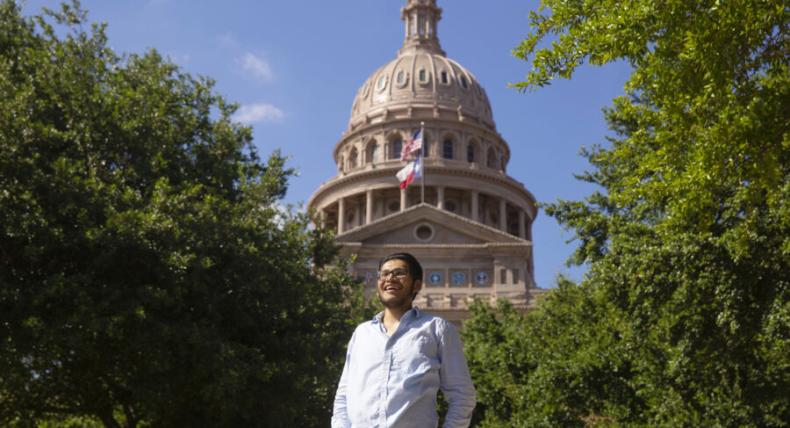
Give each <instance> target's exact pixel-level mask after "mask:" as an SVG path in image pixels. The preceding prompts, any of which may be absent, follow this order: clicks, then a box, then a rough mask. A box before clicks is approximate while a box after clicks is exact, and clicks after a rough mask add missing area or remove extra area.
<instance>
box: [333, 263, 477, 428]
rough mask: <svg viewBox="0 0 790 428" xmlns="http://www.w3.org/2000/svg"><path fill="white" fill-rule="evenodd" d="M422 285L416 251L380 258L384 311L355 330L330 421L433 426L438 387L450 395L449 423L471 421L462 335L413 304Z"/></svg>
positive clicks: (338, 426) (340, 425) (355, 425)
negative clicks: (413, 254)
mask: <svg viewBox="0 0 790 428" xmlns="http://www.w3.org/2000/svg"><path fill="white" fill-rule="evenodd" d="M421 288H422V267H421V266H420V263H419V262H418V261H417V259H416V258H415V257H414V256H412V255H411V254H408V253H397V254H392V255H389V256H387V257H385V258H384V259H382V260H381V262H380V263H379V272H378V284H377V291H378V296H379V299H380V300H381V303H382V304H383V305H384V311H383V312H380V313H378V314H377V315H376V316H375V317H373V319H372V320H370V321H367V322H365V323H362V324H360V325H359V326H358V327H357V329H356V330H355V331H354V334H353V336H351V341H350V342H349V344H348V352H347V354H346V364H345V367H344V368H343V375H342V376H341V377H340V383H339V385H338V387H337V393H336V395H335V406H334V413H333V415H332V428H385V427H386V428H423V427H425V428H434V427H436V426H437V424H438V415H437V413H436V394H437V392H438V391H439V390H440V389H441V390H442V392H443V393H444V396H445V398H446V399H447V403H448V410H447V415H446V417H445V422H444V427H445V428H457V427H467V426H469V422H470V420H471V418H472V410H474V407H475V390H474V387H473V386H472V380H471V378H470V377H469V369H468V368H467V366H466V359H465V358H464V353H463V346H462V345H461V340H460V337H459V336H458V332H457V331H456V329H455V327H454V326H453V325H452V324H450V323H449V322H447V321H445V320H443V319H441V318H438V317H435V316H432V315H428V314H426V313H423V312H421V311H420V310H419V309H417V308H416V307H413V306H412V302H413V301H414V298H415V297H416V296H417V293H419V291H420V289H421Z"/></svg>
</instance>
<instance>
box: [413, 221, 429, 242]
mask: <svg viewBox="0 0 790 428" xmlns="http://www.w3.org/2000/svg"><path fill="white" fill-rule="evenodd" d="M414 236H415V237H416V238H417V239H419V240H420V241H430V240H431V239H433V228H432V227H431V226H429V225H427V224H421V225H419V226H417V227H416V228H415V229H414Z"/></svg>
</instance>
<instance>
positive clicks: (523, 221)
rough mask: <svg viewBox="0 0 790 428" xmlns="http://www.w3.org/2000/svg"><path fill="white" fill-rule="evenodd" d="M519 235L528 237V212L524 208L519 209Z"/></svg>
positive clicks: (522, 237)
mask: <svg viewBox="0 0 790 428" xmlns="http://www.w3.org/2000/svg"><path fill="white" fill-rule="evenodd" d="M518 236H519V237H520V238H521V239H527V213H526V212H525V211H524V210H518Z"/></svg>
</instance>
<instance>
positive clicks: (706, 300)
mask: <svg viewBox="0 0 790 428" xmlns="http://www.w3.org/2000/svg"><path fill="white" fill-rule="evenodd" d="M531 24H532V29H533V31H532V34H531V35H530V36H529V37H528V38H527V39H526V40H525V41H523V43H522V44H521V45H520V46H519V47H518V48H517V49H516V50H515V54H516V55H517V56H519V57H521V58H524V59H530V60H531V61H532V67H533V68H532V70H531V72H530V73H529V74H528V75H527V77H526V80H525V81H524V82H522V83H519V84H517V85H516V86H517V87H518V88H520V89H523V90H525V89H529V88H538V87H540V86H544V85H547V84H550V82H551V80H552V79H554V78H557V77H561V78H570V77H571V76H572V73H573V71H574V70H575V69H576V68H577V67H579V66H580V65H581V64H583V63H584V62H585V61H588V62H590V63H592V64H595V65H602V64H606V63H609V62H613V61H627V62H628V63H629V64H630V65H631V67H632V70H633V72H632V75H631V77H630V79H629V80H628V82H627V84H626V88H625V89H626V95H625V96H622V97H618V98H616V99H615V100H614V104H613V106H611V107H610V108H609V109H607V110H606V119H607V121H608V123H609V125H610V128H611V129H612V131H613V132H614V135H613V136H612V137H611V138H610V139H609V142H608V144H605V145H599V146H595V147H593V148H591V149H588V150H585V151H584V155H585V156H586V157H587V159H588V160H589V161H590V163H591V164H592V167H593V169H592V171H590V172H587V173H585V174H583V175H581V176H580V177H579V178H580V179H582V180H584V181H587V182H590V183H594V184H597V185H599V186H600V187H601V191H598V192H595V193H593V194H592V195H590V196H589V197H588V198H586V199H585V200H584V201H559V202H557V203H554V204H550V205H548V206H547V207H546V211H547V212H548V213H549V214H550V215H552V216H554V217H556V218H557V219H558V220H559V221H560V222H561V223H562V224H564V225H565V226H566V227H568V228H569V229H571V230H573V231H574V233H575V235H576V238H577V239H578V242H579V247H578V249H577V251H576V252H575V254H574V257H573V259H572V262H574V263H587V264H589V271H588V274H587V275H586V276H585V279H584V280H583V281H582V283H581V284H579V285H577V286H575V285H564V286H561V287H560V288H559V289H558V290H557V291H555V292H554V294H555V296H554V297H552V298H551V299H548V300H547V301H546V302H545V303H544V304H543V307H542V309H541V310H540V313H539V314H537V315H535V316H534V317H530V318H528V320H527V321H526V325H525V326H524V327H523V329H522V330H521V331H516V332H512V333H511V332H509V331H508V330H502V329H503V328H504V327H498V324H497V323H496V322H494V321H495V320H496V318H495V317H494V316H493V315H492V314H491V313H488V312H485V311H482V310H478V312H477V313H476V318H475V320H474V323H473V324H471V325H477V324H479V323H482V322H483V320H485V319H488V320H489V321H488V325H490V326H491V327H490V328H491V329H493V331H501V332H500V333H499V334H500V336H499V337H497V336H496V335H494V336H491V338H490V339H489V342H484V343H487V344H486V345H485V346H488V348H489V349H490V348H492V347H493V345H494V344H496V343H501V344H505V345H506V346H505V348H506V349H511V348H512V352H513V353H515V354H518V356H517V357H511V356H508V358H513V359H516V362H518V364H516V365H515V367H516V368H517V369H516V371H517V372H518V373H517V374H514V375H512V376H511V377H510V378H507V377H505V378H502V379H496V378H495V376H494V373H493V372H492V373H488V372H486V371H485V369H482V370H483V372H481V373H478V375H477V379H475V380H476V386H477V387H478V389H481V390H483V391H488V392H486V393H485V394H484V397H486V398H485V399H484V400H483V401H484V410H485V420H486V421H488V420H491V421H494V420H498V421H505V420H507V417H513V418H515V419H513V422H512V424H514V425H516V426H522V425H523V426H541V425H544V426H550V425H552V424H553V423H556V424H558V425H581V424H590V425H595V424H599V425H624V426H672V427H675V426H721V427H724V426H733V427H734V426H738V427H749V426H751V427H757V426H760V427H766V426H767V427H780V426H788V421H790V395H788V394H787V391H788V390H790V137H789V136H788V123H790V120H789V119H790V117H788V116H789V114H788V109H787V105H788V99H790V98H789V97H788V95H789V94H788V92H790V73H788V67H790V64H789V61H788V57H790V56H788V47H789V45H790V40H788V34H789V32H788V30H789V29H790V28H788V27H789V26H790V25H789V24H788V19H787V9H786V5H784V4H783V3H782V2H768V1H758V0H754V1H749V0H736V1H729V2H723V1H718V0H703V1H662V2H655V1H648V0H632V1H626V2H622V1H613V0H579V1H572V2H568V1H560V0H543V1H542V5H541V8H540V9H539V10H538V11H537V12H535V13H533V14H532V16H531ZM563 302H568V303H567V304H566V303H563ZM573 302H575V303H573ZM571 303H572V304H571ZM505 315H506V313H505ZM505 315H500V316H505ZM478 317H479V318H480V319H477V318H478ZM531 323H532V324H534V325H531ZM497 329H499V330H497ZM521 342H523V344H520V343H521ZM511 344H513V345H511ZM516 344H518V345H516ZM480 346H483V345H480ZM548 350H555V351H556V352H554V353H548ZM473 352H476V351H473ZM491 352H493V351H491ZM495 354H496V353H494V355H495ZM483 357H486V358H488V357H489V354H484V355H483V354H481V355H480V356H478V357H475V358H480V360H479V361H480V362H484V361H488V360H486V359H485V358H483ZM472 359H473V358H472ZM479 364H481V363H479V362H473V365H479ZM503 364H504V363H503ZM482 367H485V365H483V366H482ZM494 367H497V366H496V364H494ZM498 367H504V366H502V365H501V364H500V365H499V366H498ZM615 369H616V370H615ZM500 370H503V369H500ZM505 373H507V372H505ZM514 373H515V372H514ZM480 379H484V381H482V386H481V381H480ZM607 391H609V392H607ZM613 391H617V393H616V394H615V393H613ZM543 395H548V396H549V397H551V399H550V400H548V399H546V398H545V397H544V396H543ZM563 415H566V416H567V419H563V420H560V419H552V418H556V417H559V416H563ZM589 416H592V419H590V417H589ZM540 418H543V419H540ZM503 424H504V426H507V424H506V423H504V422H503ZM489 426H492V425H489Z"/></svg>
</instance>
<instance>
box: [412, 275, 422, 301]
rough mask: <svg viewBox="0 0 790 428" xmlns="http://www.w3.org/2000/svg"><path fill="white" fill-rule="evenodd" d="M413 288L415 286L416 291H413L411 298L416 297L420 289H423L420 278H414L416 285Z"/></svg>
mask: <svg viewBox="0 0 790 428" xmlns="http://www.w3.org/2000/svg"><path fill="white" fill-rule="evenodd" d="M413 288H414V292H413V293H411V298H412V299H414V298H415V297H417V293H419V292H420V290H422V280H420V279H415V280H414V285H413Z"/></svg>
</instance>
